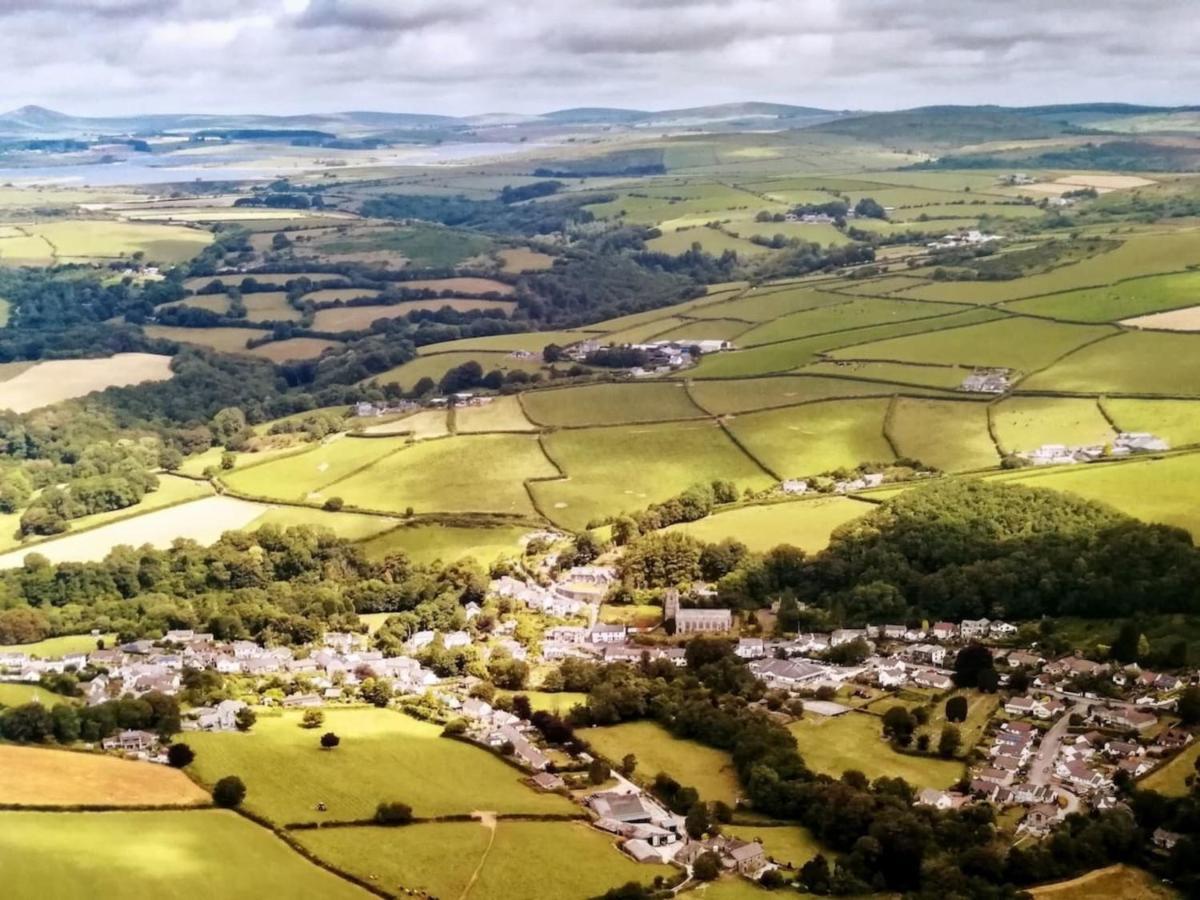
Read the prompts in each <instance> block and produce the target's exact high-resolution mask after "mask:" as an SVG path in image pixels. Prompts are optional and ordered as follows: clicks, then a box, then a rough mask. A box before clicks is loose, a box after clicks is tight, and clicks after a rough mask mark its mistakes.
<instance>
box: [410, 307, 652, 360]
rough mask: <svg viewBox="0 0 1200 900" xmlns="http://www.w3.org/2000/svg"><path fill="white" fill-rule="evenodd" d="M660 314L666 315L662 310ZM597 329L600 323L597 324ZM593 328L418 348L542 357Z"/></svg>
mask: <svg viewBox="0 0 1200 900" xmlns="http://www.w3.org/2000/svg"><path fill="white" fill-rule="evenodd" d="M659 312H660V314H662V315H666V313H663V312H662V311H661V310H660V311H659ZM595 327H596V328H597V329H598V328H600V326H599V325H597V326H595ZM591 330H592V329H590V328H589V329H588V330H587V331H529V332H523V333H520V334H491V335H488V336H487V337H471V338H461V339H459V340H457V341H445V342H443V343H441V344H429V345H428V346H425V347H420V348H418V350H417V352H418V353H419V354H420V355H422V356H429V355H431V354H438V353H450V352H458V351H461V350H482V351H485V352H504V353H511V352H513V351H514V350H527V351H529V352H530V353H533V354H534V355H535V356H537V357H539V358H540V357H541V353H542V350H543V349H544V348H545V347H546V346H547V345H548V344H558V345H559V346H560V347H565V346H567V345H568V344H574V343H577V342H579V341H582V340H584V339H586V338H587V337H588V336H589V333H590V331H591Z"/></svg>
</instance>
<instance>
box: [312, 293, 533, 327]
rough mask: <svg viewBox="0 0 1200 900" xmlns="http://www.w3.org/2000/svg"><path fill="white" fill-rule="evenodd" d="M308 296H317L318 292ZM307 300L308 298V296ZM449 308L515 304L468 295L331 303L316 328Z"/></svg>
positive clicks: (366, 324) (317, 318)
mask: <svg viewBox="0 0 1200 900" xmlns="http://www.w3.org/2000/svg"><path fill="white" fill-rule="evenodd" d="M309 297H312V298H315V297H316V294H310V295H309ZM306 299H307V298H306ZM446 307H449V308H450V309H453V310H457V311H458V312H471V311H473V310H483V309H503V310H508V311H511V310H512V308H513V304H512V303H509V302H507V301H504V300H475V299H471V298H468V297H439V298H437V299H435V300H407V301H404V302H403V303H390V304H387V305H379V306H331V307H328V308H326V309H319V310H317V312H316V315H314V316H313V324H312V327H313V330H314V331H326V332H329V331H332V332H337V331H366V330H367V329H369V328H370V327H371V323H372V322H374V321H376V320H377V319H398V318H400V317H401V316H407V315H408V314H409V313H411V312H416V311H418V310H427V309H429V310H438V309H444V308H446Z"/></svg>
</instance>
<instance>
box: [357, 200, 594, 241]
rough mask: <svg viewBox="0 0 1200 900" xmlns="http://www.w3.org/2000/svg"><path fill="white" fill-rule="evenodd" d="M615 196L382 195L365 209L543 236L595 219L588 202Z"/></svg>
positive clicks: (374, 214) (376, 215)
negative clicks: (539, 199)
mask: <svg viewBox="0 0 1200 900" xmlns="http://www.w3.org/2000/svg"><path fill="white" fill-rule="evenodd" d="M605 199H614V198H613V197H608V198H605V197H598V196H596V195H590V196H586V195H585V196H580V197H571V198H569V199H562V200H548V201H546V202H544V203H525V204H512V203H505V202H503V201H502V200H471V199H469V198H467V197H464V196H461V195H459V196H453V197H444V196H434V195H426V194H381V195H380V196H378V197H371V198H368V199H367V200H364V201H363V204H362V209H361V212H362V214H363V215H364V216H367V217H369V218H373V219H421V220H424V221H426V222H439V223H441V224H442V225H449V226H451V227H456V228H475V229H479V230H481V231H490V232H495V233H498V234H520V235H527V236H532V235H539V234H550V233H552V232H556V231H565V230H566V229H567V227H568V226H570V225H574V224H586V223H588V222H591V221H593V220H594V219H595V216H594V214H593V213H592V212H591V210H588V209H585V208H584V207H586V206H587V205H588V204H591V203H601V202H604V201H605Z"/></svg>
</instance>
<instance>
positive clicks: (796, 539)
mask: <svg viewBox="0 0 1200 900" xmlns="http://www.w3.org/2000/svg"><path fill="white" fill-rule="evenodd" d="M871 508H872V507H871V506H870V505H868V504H866V503H863V502H861V501H858V500H852V499H850V498H849V497H821V498H819V499H814V500H796V501H792V502H788V503H769V504H764V505H762V506H744V507H741V508H739V509H731V510H729V511H728V512H719V513H716V514H715V515H711V516H707V517H706V518H703V519H700V520H698V521H696V522H686V523H684V524H681V525H672V526H671V527H670V528H669V529H667V530H668V531H682V532H683V533H685V534H690V535H691V536H692V537H694V538H698V539H700V540H702V541H708V542H711V543H715V542H717V541H722V540H724V539H725V538H733V539H734V540H737V541H741V542H742V543H743V544H745V545H746V546H747V547H749V548H750V550H751V551H752V552H755V553H762V552H765V551H767V550H770V549H771V548H772V547H776V546H778V545H779V544H791V545H793V546H795V547H802V548H803V549H804V550H806V551H808V552H809V553H815V552H817V551H818V550H823V549H824V548H825V547H826V546H827V545H828V543H829V535H830V533H831V532H832V531H833V530H834V529H835V528H837V527H838V526H839V525H841V524H842V523H844V522H849V521H851V520H852V519H857V518H858V517H859V516H861V515H864V514H866V513H867V512H869V511H870V510H871Z"/></svg>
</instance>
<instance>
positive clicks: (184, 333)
mask: <svg viewBox="0 0 1200 900" xmlns="http://www.w3.org/2000/svg"><path fill="white" fill-rule="evenodd" d="M142 331H144V332H145V333H146V337H151V338H161V339H163V340H165V341H177V342H178V343H180V344H196V345H197V346H200V347H209V348H211V349H213V350H217V351H219V352H221V353H240V354H248V353H250V351H249V350H247V349H246V342H247V341H250V340H255V339H257V338H262V337H264V336H265V335H267V334H269V333H270V332H267V331H263V330H262V329H259V328H235V327H232V326H230V327H218V328H183V327H180V326H178V325H143V326H142Z"/></svg>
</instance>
